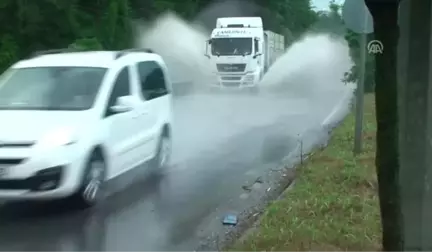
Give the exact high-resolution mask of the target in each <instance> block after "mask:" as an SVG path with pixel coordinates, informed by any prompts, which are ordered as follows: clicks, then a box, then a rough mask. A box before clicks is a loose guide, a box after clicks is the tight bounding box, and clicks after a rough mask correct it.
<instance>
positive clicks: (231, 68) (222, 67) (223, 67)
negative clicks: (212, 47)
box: [216, 64, 246, 72]
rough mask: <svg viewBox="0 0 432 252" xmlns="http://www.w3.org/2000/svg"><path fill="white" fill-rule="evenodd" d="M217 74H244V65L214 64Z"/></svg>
mask: <svg viewBox="0 0 432 252" xmlns="http://www.w3.org/2000/svg"><path fill="white" fill-rule="evenodd" d="M216 67H217V70H218V71H219V72H244V70H245V68H246V64H216Z"/></svg>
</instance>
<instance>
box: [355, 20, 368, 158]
mask: <svg viewBox="0 0 432 252" xmlns="http://www.w3.org/2000/svg"><path fill="white" fill-rule="evenodd" d="M366 21H367V19H366V18H365V22H366ZM366 46H367V34H366V33H363V34H361V40H360V65H359V80H358V82H357V89H356V105H355V110H356V111H355V132H354V154H359V153H360V152H361V151H362V145H363V144H362V143H363V141H362V137H363V114H364V85H365V83H364V82H365V73H366Z"/></svg>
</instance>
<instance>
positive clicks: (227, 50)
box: [211, 38, 252, 56]
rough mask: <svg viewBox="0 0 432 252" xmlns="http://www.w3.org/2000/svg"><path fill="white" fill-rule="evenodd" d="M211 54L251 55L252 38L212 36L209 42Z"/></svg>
mask: <svg viewBox="0 0 432 252" xmlns="http://www.w3.org/2000/svg"><path fill="white" fill-rule="evenodd" d="M211 52H212V55H215V56H226V55H251V54H252V38H214V39H212V44H211Z"/></svg>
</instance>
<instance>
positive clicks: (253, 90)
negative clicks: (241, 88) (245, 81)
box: [249, 85, 260, 95]
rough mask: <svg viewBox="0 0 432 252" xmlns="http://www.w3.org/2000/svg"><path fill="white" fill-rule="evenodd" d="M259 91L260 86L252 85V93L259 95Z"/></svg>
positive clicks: (250, 89)
mask: <svg viewBox="0 0 432 252" xmlns="http://www.w3.org/2000/svg"><path fill="white" fill-rule="evenodd" d="M259 92H260V90H259V86H258V85H256V86H252V87H250V88H249V93H250V94H252V95H258V94H259Z"/></svg>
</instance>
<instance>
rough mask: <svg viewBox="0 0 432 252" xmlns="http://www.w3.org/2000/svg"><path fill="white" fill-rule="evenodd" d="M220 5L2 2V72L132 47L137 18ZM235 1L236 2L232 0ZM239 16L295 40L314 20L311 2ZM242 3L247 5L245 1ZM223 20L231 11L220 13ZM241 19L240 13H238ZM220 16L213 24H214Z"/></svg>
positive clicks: (284, 2)
mask: <svg viewBox="0 0 432 252" xmlns="http://www.w3.org/2000/svg"><path fill="white" fill-rule="evenodd" d="M214 2H220V1H217V0H213V1H212V0H182V1H178V0H152V1H150V0H148V1H142V0H92V1H84V0H38V1H29V0H2V1H0V22H1V23H2V24H3V25H2V26H1V27H0V34H2V36H1V38H0V70H4V69H5V68H7V67H8V66H9V65H10V64H11V63H13V62H14V61H16V60H18V59H20V58H23V57H26V56H27V55H29V54H30V53H31V52H33V51H35V50H44V49H52V48H65V47H68V46H70V47H78V48H86V49H101V48H104V49H121V48H127V47H130V46H131V41H132V26H131V23H132V22H131V21H132V20H134V19H144V20H151V19H153V18H155V17H156V16H157V15H159V14H160V13H162V12H164V11H166V10H172V11H175V12H176V13H177V14H178V15H180V16H181V17H182V18H185V19H187V20H194V19H196V17H197V16H198V14H199V13H200V12H202V11H203V10H205V9H206V7H207V6H209V5H211V4H214ZM231 2H232V1H231ZM251 2H254V6H255V8H250V10H246V9H245V10H244V11H243V13H241V15H260V16H262V17H263V19H264V23H265V24H266V26H267V27H266V28H268V29H272V30H274V31H276V32H280V33H284V34H285V35H290V36H291V37H295V36H297V35H299V34H301V33H302V32H304V31H305V30H306V29H307V28H308V27H309V26H310V25H311V24H312V23H314V22H315V21H316V18H317V15H316V13H315V12H313V11H312V10H311V5H310V1H309V0H274V1H264V0H254V1H248V4H249V5H250V3H251ZM240 4H246V3H245V2H243V3H240ZM218 15H219V16H224V15H225V16H226V15H229V12H224V13H218ZM239 15H240V14H239ZM215 18H216V17H214V18H213V20H210V21H209V24H210V25H214V23H215V20H214V19H215Z"/></svg>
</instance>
